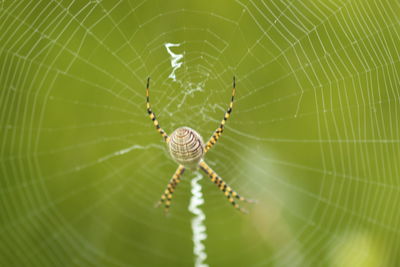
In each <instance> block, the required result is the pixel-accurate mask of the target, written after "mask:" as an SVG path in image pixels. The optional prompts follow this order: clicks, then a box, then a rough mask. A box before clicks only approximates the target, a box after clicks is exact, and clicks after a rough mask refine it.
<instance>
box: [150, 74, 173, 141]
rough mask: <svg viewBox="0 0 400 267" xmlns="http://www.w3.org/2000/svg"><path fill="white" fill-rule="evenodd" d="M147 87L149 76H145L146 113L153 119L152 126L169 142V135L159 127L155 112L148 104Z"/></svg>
mask: <svg viewBox="0 0 400 267" xmlns="http://www.w3.org/2000/svg"><path fill="white" fill-rule="evenodd" d="M149 88H150V77H149V78H147V86H146V105H147V113H148V114H149V117H150V119H151V120H152V121H153V123H154V126H155V127H156V129H157V131H158V132H159V133H160V134H161V135H162V137H164V140H165V142H167V143H168V142H169V137H168V135H167V133H166V132H165V131H164V130H163V129H162V128H161V126H160V124H159V123H158V120H157V118H156V114H154V112H153V111H152V110H151V106H150V96H149Z"/></svg>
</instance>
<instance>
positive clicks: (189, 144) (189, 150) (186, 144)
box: [168, 127, 204, 169]
mask: <svg viewBox="0 0 400 267" xmlns="http://www.w3.org/2000/svg"><path fill="white" fill-rule="evenodd" d="M168 149H169V153H170V154H171V157H172V158H173V159H174V160H175V161H176V162H177V163H179V164H182V165H183V166H185V167H187V168H191V169H194V168H197V166H198V164H199V162H200V160H201V159H202V158H203V155H204V142H203V139H202V138H201V136H200V134H199V133H197V132H196V131H195V130H193V129H191V128H189V127H180V128H178V129H176V130H175V131H174V132H173V133H172V134H171V136H170V139H169V142H168Z"/></svg>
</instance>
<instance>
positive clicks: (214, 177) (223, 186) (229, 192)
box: [199, 160, 253, 213]
mask: <svg viewBox="0 0 400 267" xmlns="http://www.w3.org/2000/svg"><path fill="white" fill-rule="evenodd" d="M199 167H200V169H202V170H203V171H204V172H205V173H206V174H207V175H208V177H210V179H211V181H212V182H213V183H215V184H216V185H217V186H218V188H219V190H221V191H222V192H223V193H224V195H225V196H226V197H227V198H228V200H229V202H230V203H231V204H232V205H233V206H234V207H235V208H236V209H238V210H240V211H241V212H244V213H247V210H245V209H243V208H241V207H240V206H239V204H237V203H236V202H235V199H234V198H237V199H239V200H242V201H248V202H253V201H251V200H247V199H245V198H244V197H242V196H240V195H239V194H238V193H236V191H235V190H233V189H232V188H231V187H230V186H229V185H228V184H227V183H225V182H224V180H222V178H221V177H219V176H218V174H217V173H216V172H215V171H213V170H212V169H211V168H210V167H209V166H208V165H207V163H205V162H204V161H203V160H202V161H201V162H200V163H199Z"/></svg>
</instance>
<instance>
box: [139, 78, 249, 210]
mask: <svg viewBox="0 0 400 267" xmlns="http://www.w3.org/2000/svg"><path fill="white" fill-rule="evenodd" d="M149 85H150V78H148V79H147V88H146V102H147V113H148V114H149V117H150V119H151V120H152V121H153V124H154V126H155V127H156V130H157V131H158V132H159V133H160V134H161V135H162V137H163V138H164V140H165V142H166V143H167V145H168V150H169V153H170V155H171V157H172V158H173V159H174V160H175V161H176V162H177V163H178V164H179V166H178V168H177V170H176V171H175V174H174V175H173V176H172V178H171V180H170V181H169V183H168V186H167V188H166V189H165V191H164V193H163V194H162V195H161V199H160V201H159V202H158V205H160V204H162V203H164V205H165V211H166V212H167V211H168V209H169V207H170V205H171V200H172V194H173V193H174V191H175V189H176V187H177V185H178V184H179V183H180V182H181V177H182V175H183V173H184V171H185V169H186V168H189V169H192V170H193V169H198V168H200V169H201V170H202V171H204V172H205V173H206V174H207V175H208V177H209V178H210V180H211V182H213V183H215V184H216V185H217V186H218V188H219V190H221V191H222V192H223V193H224V195H225V196H226V198H227V199H228V201H229V202H230V203H231V204H232V205H233V206H234V207H235V208H236V209H238V210H240V211H243V212H245V210H244V209H242V208H241V207H240V206H239V204H237V203H236V201H235V200H241V201H247V202H253V201H252V200H248V199H245V198H244V197H242V196H240V195H239V194H238V193H237V192H236V191H235V190H233V189H232V188H231V187H230V186H229V185H228V184H227V183H226V182H225V181H224V180H222V178H221V177H219V176H218V174H217V173H216V172H215V171H213V170H212V169H211V168H210V167H209V166H208V165H207V163H206V162H205V161H204V159H203V158H204V155H205V154H206V153H207V151H208V150H209V149H210V148H212V147H213V146H214V145H215V143H216V142H217V141H218V139H219V138H220V136H221V135H222V132H223V131H224V127H225V123H226V121H227V120H228V119H229V117H230V115H231V112H232V108H233V100H234V98H235V92H236V89H235V77H233V89H232V98H231V103H230V105H229V107H228V110H227V111H226V112H225V115H224V118H223V119H222V121H221V124H220V125H219V127H218V128H217V130H215V132H214V134H213V135H212V136H211V137H210V139H209V140H208V142H207V143H206V144H204V142H203V139H202V138H201V136H200V134H199V133H197V132H196V131H195V130H193V129H191V128H189V127H180V128H178V129H176V130H175V131H174V132H172V134H171V136H168V134H167V133H166V132H165V131H164V130H163V129H162V128H161V126H160V124H159V122H158V120H157V119H156V115H155V114H154V112H153V111H152V109H151V106H150V97H149Z"/></svg>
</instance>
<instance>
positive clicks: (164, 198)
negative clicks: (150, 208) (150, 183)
mask: <svg viewBox="0 0 400 267" xmlns="http://www.w3.org/2000/svg"><path fill="white" fill-rule="evenodd" d="M184 171H185V167H184V166H183V165H179V167H178V169H176V171H175V174H174V175H173V176H172V178H171V180H170V181H169V183H168V186H167V188H166V189H165V191H164V194H162V195H161V198H160V200H159V201H158V203H157V204H156V207H158V206H160V205H161V204H162V203H164V206H165V212H166V213H167V212H168V210H169V207H170V206H171V200H172V195H173V193H174V191H175V188H176V186H177V185H178V184H179V183H180V182H181V176H182V174H183V173H184Z"/></svg>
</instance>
